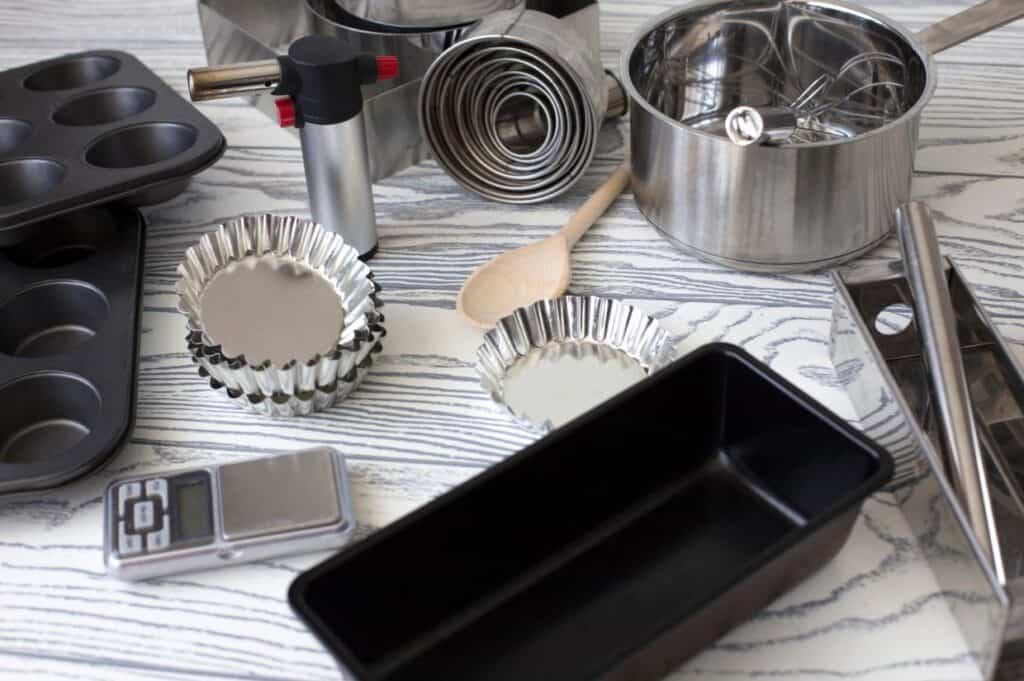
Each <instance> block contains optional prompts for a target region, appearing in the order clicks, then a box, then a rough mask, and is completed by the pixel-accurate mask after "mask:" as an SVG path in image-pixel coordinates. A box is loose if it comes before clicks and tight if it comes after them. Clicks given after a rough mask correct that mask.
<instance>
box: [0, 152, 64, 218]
mask: <svg viewBox="0 0 1024 681" xmlns="http://www.w3.org/2000/svg"><path fill="white" fill-rule="evenodd" d="M64 175H65V170H64V166H62V165H61V164H60V163H57V162H56V161H50V160H48V159H45V158H24V159H20V160H18V161H7V162H5V163H0V187H3V191H2V192H0V208H2V207H3V206H10V205H14V204H19V203H24V202H26V201H30V200H32V199H36V198H38V197H40V196H46V195H47V194H49V193H50V192H52V191H53V189H54V187H56V186H57V185H59V184H60V183H61V180H63V179H64Z"/></svg>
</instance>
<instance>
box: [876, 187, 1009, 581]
mask: <svg viewBox="0 0 1024 681" xmlns="http://www.w3.org/2000/svg"><path fill="white" fill-rule="evenodd" d="M896 234H897V236H898V237H899V243H900V252H901V253H902V254H903V266H904V270H905V274H906V278H907V283H908V285H909V286H910V292H911V298H912V302H913V308H914V326H915V328H916V329H917V333H918V335H919V336H920V339H921V342H920V345H921V349H922V354H923V355H924V365H925V369H926V370H927V377H928V382H929V388H930V389H931V390H930V394H931V396H932V398H933V399H932V403H933V404H934V407H935V415H936V417H937V423H938V426H939V428H938V430H939V435H940V438H939V444H941V445H942V449H941V451H942V453H943V460H944V461H945V462H946V476H947V477H948V478H949V480H950V482H951V483H952V486H953V489H954V490H955V491H956V494H957V498H958V499H960V503H962V504H963V506H964V511H965V512H966V513H967V520H968V521H969V522H970V523H971V530H972V531H973V532H974V536H975V538H976V539H977V540H978V544H980V545H981V548H982V549H983V550H984V551H985V553H986V554H987V555H988V556H989V559H990V560H991V561H992V566H993V568H994V569H995V571H996V576H997V577H998V578H999V579H1000V580H1003V579H1004V575H1003V570H1002V567H1003V566H1002V555H1001V552H1000V542H999V536H998V535H997V534H996V524H995V518H994V517H993V516H992V500H991V498H990V496H989V491H988V475H987V474H986V470H985V459H984V457H983V455H982V452H981V443H980V441H979V437H978V429H977V425H976V424H975V419H974V414H973V411H972V409H971V397H970V389H969V388H968V386H967V375H966V373H965V371H964V361H963V357H962V355H961V353H960V347H959V343H958V340H957V334H956V313H955V312H954V310H953V301H952V300H951V299H950V295H949V287H948V285H947V282H946V276H945V272H944V268H943V260H942V256H941V255H940V254H939V242H938V238H937V237H936V236H935V224H934V222H933V221H932V215H931V211H929V210H928V206H927V205H925V204H924V203H922V202H920V201H912V202H910V203H908V204H906V205H904V206H900V207H899V208H898V209H897V210H896Z"/></svg>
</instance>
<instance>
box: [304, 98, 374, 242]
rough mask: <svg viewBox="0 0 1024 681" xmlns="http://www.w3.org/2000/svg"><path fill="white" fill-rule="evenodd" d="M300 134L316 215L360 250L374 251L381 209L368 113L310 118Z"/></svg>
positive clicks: (326, 226) (308, 185)
mask: <svg viewBox="0 0 1024 681" xmlns="http://www.w3.org/2000/svg"><path fill="white" fill-rule="evenodd" d="M299 139H300V140H301V143H302V162H303V165H304V166H305V170H306V188H307V189H308V191H309V206H310V210H311V211H312V214H313V219H314V220H315V221H316V222H319V223H320V224H321V225H323V227H324V229H326V230H327V231H329V232H333V233H335V234H338V235H340V236H341V237H342V238H343V239H344V240H345V243H347V244H349V245H350V246H352V247H354V248H355V249H356V250H357V251H358V252H359V253H360V255H366V254H367V253H370V252H372V251H373V250H375V249H376V248H377V214H376V211H375V210H374V206H373V185H372V184H371V182H372V180H371V177H370V158H369V152H368V150H367V144H366V128H365V126H364V124H363V116H362V115H359V116H355V117H354V118H350V119H349V120H347V121H344V122H343V123H338V124H335V125H315V124H312V123H307V124H306V125H304V126H303V127H302V128H301V130H300V133H299Z"/></svg>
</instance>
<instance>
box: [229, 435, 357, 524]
mask: <svg viewBox="0 0 1024 681" xmlns="http://www.w3.org/2000/svg"><path fill="white" fill-rule="evenodd" d="M334 458H335V457H334V454H333V453H332V452H331V450H329V449H326V448H324V449H317V450H313V451H309V452H302V453H296V454H290V455H284V456H277V457H272V458H269V459H265V460H263V459H253V460H250V461H240V462H238V463H231V464H226V465H224V466H221V467H220V471H219V475H218V481H219V484H220V499H221V505H222V512H223V515H222V516H221V517H222V519H223V531H224V538H225V539H228V540H235V539H247V538H249V537H261V536H266V535H271V534H280V533H282V532H292V531H295V530H303V529H307V528H311V527H321V526H324V525H330V524H332V523H336V522H338V521H339V520H340V519H341V516H342V508H341V499H340V497H339V494H338V486H337V485H336V484H335V482H334V481H335V480H336V479H337V472H336V471H335V468H334Z"/></svg>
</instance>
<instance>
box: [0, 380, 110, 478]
mask: <svg viewBox="0 0 1024 681" xmlns="http://www.w3.org/2000/svg"><path fill="white" fill-rule="evenodd" d="M0 403H2V404H3V405H4V410H3V411H2V412H0V433H3V435H4V439H3V441H0V465H2V464H21V463H33V462H39V461H47V460H54V459H60V458H61V457H63V456H66V455H67V453H68V452H69V451H70V450H72V449H73V448H74V446H75V445H77V444H78V443H80V442H81V441H82V440H84V439H85V438H86V437H88V436H89V434H90V433H91V432H92V431H93V429H94V428H95V427H96V426H97V424H98V422H99V420H100V411H101V401H100V395H99V393H98V392H97V390H96V388H95V387H93V386H92V384H90V383H89V382H88V381H86V380H85V379H83V378H82V377H81V376H76V375H74V374H63V373H43V374H34V375H32V376H27V377H25V378H21V379H18V380H16V381H13V382H11V383H8V384H7V385H5V386H3V387H2V388H0Z"/></svg>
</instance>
